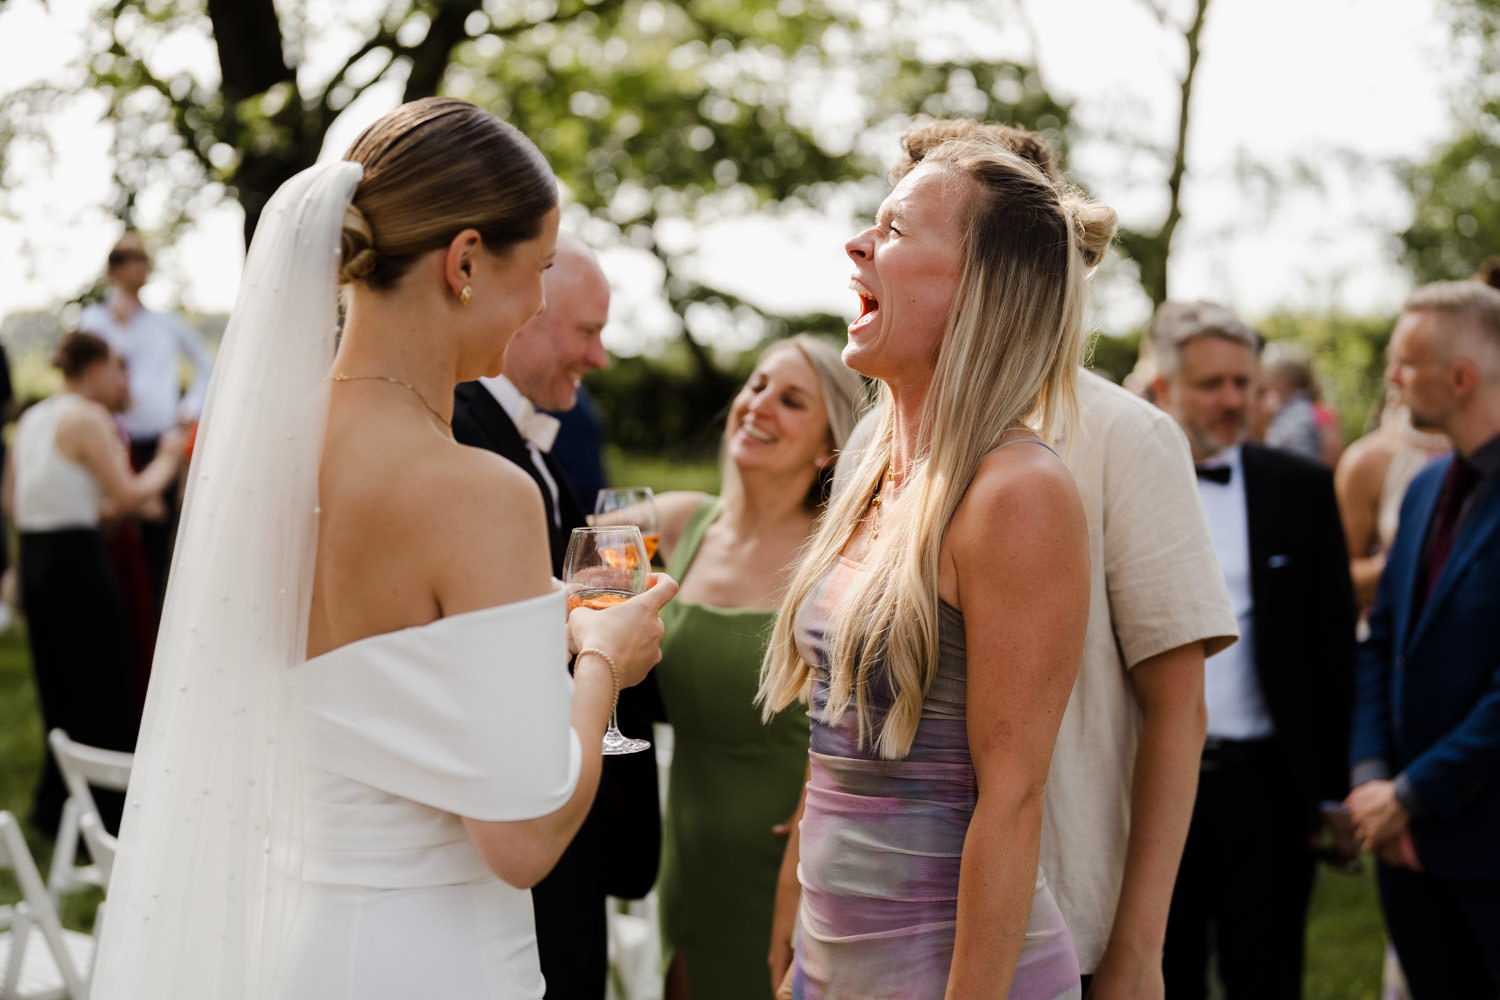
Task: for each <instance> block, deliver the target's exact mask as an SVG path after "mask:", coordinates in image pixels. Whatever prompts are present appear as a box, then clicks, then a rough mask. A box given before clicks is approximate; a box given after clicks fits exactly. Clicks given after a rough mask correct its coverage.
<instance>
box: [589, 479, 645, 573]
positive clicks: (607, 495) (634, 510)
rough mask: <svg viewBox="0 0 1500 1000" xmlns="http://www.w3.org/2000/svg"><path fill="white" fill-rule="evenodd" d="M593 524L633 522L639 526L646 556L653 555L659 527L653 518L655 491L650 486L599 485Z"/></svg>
mask: <svg viewBox="0 0 1500 1000" xmlns="http://www.w3.org/2000/svg"><path fill="white" fill-rule="evenodd" d="M594 523H595V524H633V525H635V526H636V527H637V528H640V529H641V540H642V541H643V542H645V544H646V558H647V559H655V558H656V547H657V545H659V544H660V542H661V529H660V527H659V526H658V524H657V520H656V495H655V494H654V493H652V492H651V487H649V486H623V487H620V488H618V489H602V490H600V491H599V495H598V496H597V497H596V498H595V499H594Z"/></svg>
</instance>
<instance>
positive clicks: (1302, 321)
mask: <svg viewBox="0 0 1500 1000" xmlns="http://www.w3.org/2000/svg"><path fill="white" fill-rule="evenodd" d="M1393 326H1395V318H1394V317H1391V316H1348V315H1345V314H1342V313H1323V314H1309V313H1278V314H1276V315H1272V316H1268V317H1266V318H1265V319H1264V320H1262V321H1261V323H1260V324H1259V326H1258V327H1257V329H1259V330H1260V332H1261V333H1262V334H1263V335H1264V336H1265V337H1266V339H1267V340H1273V341H1274V340H1289V341H1293V342H1295V343H1297V344H1300V345H1301V346H1302V347H1304V348H1306V349H1307V351H1308V352H1309V353H1310V354H1311V355H1312V361H1313V370H1314V371H1315V372H1316V373H1317V375H1318V381H1319V384H1320V386H1321V388H1322V391H1323V398H1324V400H1325V401H1327V403H1328V405H1329V406H1331V407H1333V409H1334V411H1335V412H1337V413H1338V415H1339V419H1340V420H1341V422H1342V426H1343V430H1344V436H1345V438H1346V439H1348V440H1351V441H1352V440H1353V439H1354V438H1356V437H1358V436H1359V435H1361V434H1363V433H1364V432H1365V431H1366V430H1368V429H1369V428H1370V426H1371V417H1372V416H1374V415H1377V414H1378V413H1379V408H1380V406H1381V405H1382V403H1383V402H1384V400H1385V348H1386V345H1387V344H1388V343H1389V342H1390V339H1391V328H1392V327H1393Z"/></svg>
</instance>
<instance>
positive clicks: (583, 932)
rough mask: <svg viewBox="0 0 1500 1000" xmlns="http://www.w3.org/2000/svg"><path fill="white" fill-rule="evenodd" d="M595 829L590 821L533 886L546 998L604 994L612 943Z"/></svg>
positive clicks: (598, 999) (579, 999) (592, 998)
mask: <svg viewBox="0 0 1500 1000" xmlns="http://www.w3.org/2000/svg"><path fill="white" fill-rule="evenodd" d="M596 827H597V824H594V823H590V822H587V821H586V822H585V823H584V825H583V827H582V828H581V829H580V830H579V833H578V836H576V837H574V838H573V842H572V843H571V844H569V845H568V849H567V850H565V851H564V852H563V855H562V857H561V858H559V859H558V862H557V865H556V866H555V867H553V869H552V871H550V872H548V873H547V876H546V878H544V879H542V880H541V881H540V882H538V883H537V884H536V886H535V887H533V888H532V890H531V907H532V912H533V913H534V914H535V916H536V946H537V956H538V958H539V959H540V960H541V966H542V976H543V978H544V979H546V981H547V993H546V997H547V1000H603V997H604V980H605V974H606V964H607V962H608V956H607V953H608V949H609V944H608V938H607V931H606V928H605V916H604V907H605V896H604V888H603V879H602V878H601V877H600V875H599V872H598V857H597V847H596V845H595V844H594V838H595V837H596V836H597V835H598V834H599V833H600V832H601V831H599V830H598V829H597V828H596ZM605 832H606V833H607V831H605Z"/></svg>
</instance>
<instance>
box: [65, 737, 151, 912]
mask: <svg viewBox="0 0 1500 1000" xmlns="http://www.w3.org/2000/svg"><path fill="white" fill-rule="evenodd" d="M47 742H48V743H49V744H50V745H51V747H52V757H53V759H54V760H56V761H57V769H58V770H59V771H61V772H62V776H63V781H64V782H65V783H66V784H67V786H68V800H67V802H65V803H64V804H63V811H62V821H61V822H60V823H58V825H57V843H56V846H55V847H54V848H53V851H52V868H51V870H50V871H49V872H48V874H47V890H48V892H50V893H51V894H52V905H53V906H54V907H59V906H61V905H62V898H63V897H64V896H66V895H68V894H69V893H74V892H78V891H79V890H80V889H85V888H88V887H89V886H98V887H100V888H103V887H104V883H105V881H106V879H107V878H108V875H107V873H105V872H102V871H100V868H99V865H98V864H97V862H98V860H99V859H98V856H97V855H95V854H94V852H93V850H92V849H90V851H89V855H90V857H91V859H92V861H93V862H94V863H90V864H84V863H82V862H81V861H80V860H79V858H78V832H79V823H80V821H81V820H82V818H83V817H84V816H93V817H94V818H95V819H98V818H99V807H98V805H96V804H95V802H94V793H93V789H95V788H103V789H106V790H109V791H115V792H123V791H124V790H125V786H126V785H127V784H129V783H130V767H131V764H132V763H133V762H134V760H135V755H134V754H129V753H124V752H122V751H119V750H104V749H101V748H99V747H91V746H87V745H85V744H83V743H77V742H75V741H73V740H71V739H69V738H68V734H67V733H66V732H64V731H63V730H61V729H54V730H52V731H51V732H50V733H48V734H47ZM101 832H102V828H101Z"/></svg>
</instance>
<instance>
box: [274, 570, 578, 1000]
mask: <svg viewBox="0 0 1500 1000" xmlns="http://www.w3.org/2000/svg"><path fill="white" fill-rule="evenodd" d="M565 623H566V612H565V607H564V599H563V596H562V594H561V593H560V592H554V593H551V594H547V595H544V596H541V597H536V598H532V599H530V600H526V601H521V602H518V603H515V604H507V605H502V606H500V607H495V608H488V609H486V610H483V611H474V612H469V613H467V614H461V615H454V616H452V617H449V618H442V619H439V620H438V621H435V622H432V623H431V624H428V625H424V626H421V627H417V628H408V629H403V630H401V631H398V632H391V633H387V634H384V635H377V636H371V637H369V638H367V639H362V640H360V641H358V642H353V643H350V644H349V645H347V646H342V647H340V648H338V649H335V650H333V651H331V652H328V653H325V654H323V655H322V656H318V657H314V658H313V659H310V660H308V661H307V662H306V663H304V664H302V665H301V666H299V667H298V668H296V670H295V678H294V684H295V685H296V687H297V700H298V702H299V703H300V706H301V708H300V720H299V721H300V724H301V725H300V729H301V732H300V733H299V737H300V740H301V754H302V760H303V768H302V772H303V773H302V784H303V794H304V796H305V808H304V816H303V824H302V825H303V830H302V842H303V856H302V859H301V865H300V867H301V878H302V883H303V884H302V888H301V893H300V898H299V901H298V904H297V912H296V918H295V920H294V921H293V924H292V930H291V940H290V942H289V944H290V948H289V953H288V961H287V962H286V963H285V965H284V969H283V973H282V976H281V988H280V991H279V992H280V995H281V996H282V997H283V998H286V1000H311V998H314V997H316V998H318V1000H342V998H354V997H359V998H361V1000H384V998H392V1000H394V998H398V997H399V998H402V1000H409V998H412V997H442V998H444V1000H468V998H476V1000H477V998H486V1000H488V998H505V1000H511V998H531V997H541V996H542V993H543V985H544V984H543V981H542V975H541V971H540V969H539V966H538V963H537V951H536V932H535V928H534V926H533V922H532V910H531V893H530V892H529V891H528V890H525V889H517V888H514V887H513V886H510V885H507V884H506V883H505V882H503V881H501V880H499V879H497V878H496V877H495V876H494V875H493V874H492V873H491V872H490V870H489V868H488V867H487V866H486V865H485V863H484V860H483V859H482V858H481V857H480V854H479V851H478V849H477V848H476V847H475V846H474V844H473V842H472V841H470V840H469V838H468V836H467V835H466V834H465V832H464V828H463V824H462V821H461V820H460V818H459V817H461V816H467V817H470V818H473V819H479V820H522V819H529V818H532V817H536V816H542V815H545V814H547V813H550V812H552V811H554V810H556V809H557V808H559V807H560V806H562V805H563V804H564V803H565V802H566V801H567V800H568V798H569V797H570V796H571V795H572V793H573V789H574V786H575V785H576V783H577V780H578V770H579V763H580V759H581V758H580V747H579V741H578V738H577V736H576V734H574V732H573V730H572V729H571V728H570V725H569V717H570V710H571V703H572V681H571V679H570V678H569V676H568V671H567V658H568V657H567V638H566V624H565Z"/></svg>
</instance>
